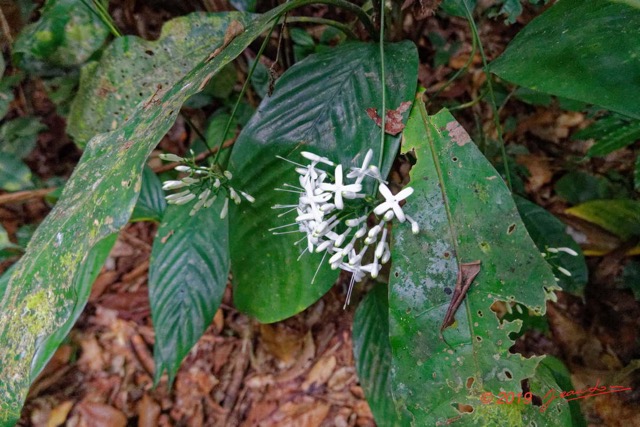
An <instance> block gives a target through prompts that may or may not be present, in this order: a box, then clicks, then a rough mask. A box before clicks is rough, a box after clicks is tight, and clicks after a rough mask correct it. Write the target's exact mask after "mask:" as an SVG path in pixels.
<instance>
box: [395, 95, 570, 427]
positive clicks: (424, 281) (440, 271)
mask: <svg viewBox="0 0 640 427" xmlns="http://www.w3.org/2000/svg"><path fill="white" fill-rule="evenodd" d="M404 140H405V145H404V147H403V148H404V149H405V150H414V152H415V155H416V157H417V163H416V165H414V167H413V168H412V170H411V182H410V183H409V185H410V186H411V187H413V188H414V190H415V192H414V193H413V195H412V196H411V198H410V199H409V200H408V203H407V205H406V206H405V208H404V209H405V212H407V214H409V215H411V216H412V217H413V218H415V219H416V220H417V221H418V222H419V224H420V233H419V234H418V235H413V234H412V233H411V230H410V228H409V227H407V226H399V227H395V228H394V241H395V244H394V247H393V249H392V254H393V267H392V272H391V283H390V291H389V292H390V297H389V317H390V324H389V335H390V342H391V349H392V353H393V359H392V364H391V366H392V368H391V369H392V392H393V393H394V397H395V399H396V403H397V406H398V408H399V409H400V410H403V409H406V410H408V411H409V412H410V413H411V414H412V417H413V421H412V424H413V425H416V426H426V425H436V423H438V424H441V425H444V424H445V423H448V422H453V421H455V420H458V419H460V418H462V420H461V421H460V423H461V424H464V422H465V421H466V423H468V424H471V423H472V422H475V423H477V424H478V425H491V426H499V425H505V426H515V425H529V423H530V422H536V423H537V425H557V421H556V419H557V418H561V417H565V416H566V415H565V412H566V413H567V414H568V411H564V410H565V409H566V408H565V407H564V406H558V407H557V410H556V411H555V412H554V413H553V418H552V417H551V416H550V415H549V414H548V413H547V414H541V413H539V412H538V411H537V409H534V408H532V407H531V406H530V405H524V404H512V405H499V404H496V403H495V401H497V400H498V398H499V397H500V392H514V393H518V392H521V391H522V390H521V380H523V379H525V378H530V377H532V376H533V375H534V373H535V370H536V367H537V365H538V363H539V362H540V360H541V359H542V358H541V357H532V358H530V359H527V358H525V357H523V356H521V355H519V354H511V353H510V352H509V348H510V347H511V346H512V344H513V340H512V339H511V337H510V334H511V333H513V332H517V331H518V330H519V329H520V326H521V321H520V320H516V321H514V322H507V321H504V320H500V319H498V318H497V316H496V313H495V312H494V311H493V310H492V304H494V303H495V302H496V301H504V302H505V303H506V304H511V303H513V302H519V303H521V304H523V305H525V306H527V307H529V308H530V309H531V310H533V311H534V312H535V313H537V314H539V315H542V314H543V313H544V311H545V301H546V297H548V296H549V292H551V290H552V289H557V286H556V285H555V280H554V276H553V274H552V273H551V270H550V268H549V266H548V265H547V264H546V262H545V261H544V259H543V258H542V257H541V256H540V252H539V251H538V249H537V248H536V247H535V245H534V243H533V242H532V241H531V238H530V237H529V236H528V234H527V231H526V229H525V227H524V224H523V223H522V221H521V220H520V217H519V215H518V212H517V210H516V207H515V204H514V202H513V200H512V198H511V194H510V192H509V190H508V189H507V187H506V186H505V185H504V182H503V181H502V179H501V178H500V175H499V174H498V172H497V171H496V170H495V169H494V168H493V167H492V166H491V164H490V163H489V162H488V161H487V160H486V159H485V158H484V157H483V156H482V154H481V153H480V151H479V150H478V149H477V147H476V146H475V144H474V143H473V142H472V141H471V138H470V137H469V135H468V134H467V133H466V132H465V130H464V129H463V128H462V127H461V126H460V124H459V123H458V122H456V120H455V119H454V118H453V117H452V116H451V114H449V112H448V111H446V110H443V111H441V112H439V113H438V114H437V115H435V116H431V117H429V116H427V113H426V110H425V108H424V105H423V104H422V102H420V101H418V102H417V103H416V105H415V106H414V108H413V111H412V114H411V117H410V118H409V123H408V124H407V128H406V129H405V132H404ZM475 261H479V262H480V272H479V274H478V276H477V277H476V278H475V280H473V281H472V283H471V286H470V288H469V290H468V292H467V294H466V298H465V299H464V301H463V302H462V305H461V306H460V307H459V310H457V314H456V316H455V320H456V321H455V322H454V323H453V324H452V325H451V326H449V327H448V328H446V329H445V330H444V332H443V336H444V337H441V335H440V334H439V331H440V328H441V325H442V324H443V319H444V317H445V312H446V311H447V308H448V306H449V304H450V303H451V299H452V296H451V294H452V292H453V291H454V285H455V284H456V278H457V274H458V271H459V268H460V266H461V265H462V264H465V263H471V262H475ZM463 268H464V267H463ZM445 340H446V341H445ZM533 392H534V393H535V394H540V393H541V394H542V395H544V393H545V392H546V391H545V389H544V388H543V389H541V390H540V389H539V390H533ZM486 393H489V395H488V397H489V398H490V399H492V402H493V403H492V404H483V403H481V402H482V401H481V397H482V396H485V398H486V396H487V394H486ZM461 405H468V406H461ZM469 407H472V408H473V412H472V413H469V412H468V409H469ZM558 411H559V412H558ZM550 422H551V424H549V423H550Z"/></svg>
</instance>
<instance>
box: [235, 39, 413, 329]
mask: <svg viewBox="0 0 640 427" xmlns="http://www.w3.org/2000/svg"><path fill="white" fill-rule="evenodd" d="M385 65H386V68H385V70H386V82H385V83H386V87H387V95H388V96H387V108H389V109H395V108H398V106H399V105H400V104H401V103H402V102H403V101H411V100H412V99H413V94H414V91H415V85H416V80H417V68H418V58H417V54H416V48H415V46H414V45H413V44H412V43H410V42H403V43H397V44H388V45H386V48H385ZM381 80H382V79H381V77H380V53H379V47H378V46H377V45H374V44H365V43H346V44H343V45H340V46H338V47H336V48H334V49H332V50H329V51H328V52H324V53H321V54H317V55H311V56H309V57H307V58H306V59H305V60H303V61H301V62H299V63H297V64H296V65H294V66H293V67H291V68H290V69H289V70H287V72H286V73H285V74H283V75H282V77H280V79H279V80H278V83H277V84H276V87H275V92H274V94H273V95H272V96H270V97H268V98H265V99H264V100H263V101H262V103H261V104H260V107H259V108H258V111H257V112H256V114H255V115H254V116H253V118H252V119H251V120H250V121H249V123H247V126H246V127H245V128H244V129H243V131H242V133H241V134H240V136H239V138H238V141H237V142H236V144H235V147H234V149H233V153H232V156H231V160H230V168H231V169H232V170H233V175H234V180H235V183H234V187H237V188H240V189H242V190H244V191H246V192H248V193H249V194H251V195H253V196H254V197H255V198H256V202H255V203H254V204H251V205H250V204H246V203H243V204H241V205H240V206H239V208H238V209H236V210H235V211H234V212H233V214H234V215H232V216H231V222H230V231H231V239H230V242H231V259H232V264H233V271H234V274H233V284H234V302H235V304H236V306H237V307H238V308H239V309H240V310H242V311H244V312H245V313H248V314H250V315H252V316H255V317H256V318H258V320H260V321H261V322H275V321H278V320H281V319H284V318H287V317H289V316H292V315H294V314H296V313H298V312H300V311H302V310H304V309H305V308H307V307H308V306H309V305H311V304H312V303H314V302H315V301H316V300H317V299H318V298H320V297H321V296H322V295H323V294H324V293H325V292H326V291H327V290H328V289H329V288H330V287H331V285H332V284H333V282H334V281H335V279H336V277H337V272H336V271H332V270H331V269H330V268H328V263H327V262H326V260H325V262H324V263H323V264H322V267H320V269H319V270H318V272H317V275H316V270H317V269H318V266H319V264H320V263H321V259H322V255H321V254H313V255H308V254H305V255H303V256H302V258H301V259H300V261H298V260H297V259H298V257H299V255H300V252H301V251H302V249H301V248H300V246H296V245H295V242H296V241H297V240H299V239H300V236H298V235H297V234H285V235H278V236H274V235H273V234H272V232H271V231H269V229H270V228H273V227H278V226H282V225H283V224H287V223H292V222H293V221H294V218H295V214H291V215H285V216H284V217H278V213H280V212H281V211H274V210H273V209H272V206H273V205H276V204H291V203H294V204H295V203H297V200H296V197H295V196H296V195H295V194H293V193H287V192H278V191H274V189H275V188H278V187H279V188H283V186H284V184H285V183H289V184H293V185H298V178H297V176H298V175H297V174H296V173H295V171H294V168H295V166H294V165H292V164H290V163H288V162H285V161H283V160H280V159H278V158H276V155H280V156H283V157H287V158H289V159H291V160H292V161H295V162H302V161H304V159H303V158H302V157H301V156H300V154H299V153H300V151H303V150H307V151H312V152H314V153H317V154H320V155H324V156H327V157H329V158H330V159H332V160H333V161H335V162H338V163H342V164H343V165H344V167H345V168H346V169H347V170H348V167H349V166H350V165H355V164H356V163H358V162H361V161H362V158H363V156H364V155H365V153H366V151H367V150H368V149H369V148H371V149H373V150H374V152H375V155H374V158H379V157H380V155H381V153H380V148H379V144H380V132H381V130H380V127H378V126H377V125H376V124H375V123H374V121H373V120H372V119H370V118H369V117H368V116H367V112H366V110H367V108H378V109H379V108H380V105H381V95H380V94H381ZM398 144H399V138H398V137H391V136H389V135H388V136H387V139H386V147H385V150H384V162H383V164H382V168H381V170H382V174H383V175H386V174H387V173H388V171H389V168H390V167H391V162H392V161H393V158H394V157H395V154H396V152H397V150H398ZM314 275H315V280H313V278H314Z"/></svg>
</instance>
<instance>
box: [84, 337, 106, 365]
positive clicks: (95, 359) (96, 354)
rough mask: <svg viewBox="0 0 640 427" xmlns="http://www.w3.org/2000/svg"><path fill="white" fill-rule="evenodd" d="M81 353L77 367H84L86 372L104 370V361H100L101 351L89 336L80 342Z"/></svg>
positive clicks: (96, 342) (95, 341)
mask: <svg viewBox="0 0 640 427" xmlns="http://www.w3.org/2000/svg"><path fill="white" fill-rule="evenodd" d="M80 346H81V347H82V353H81V356H80V359H79V360H78V365H80V366H86V367H87V368H88V369H87V370H93V371H101V370H102V369H103V368H104V360H103V359H102V354H103V350H102V347H100V344H99V343H98V340H97V339H96V338H95V337H93V336H89V337H87V338H84V339H82V341H80Z"/></svg>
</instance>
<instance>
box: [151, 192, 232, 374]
mask: <svg viewBox="0 0 640 427" xmlns="http://www.w3.org/2000/svg"><path fill="white" fill-rule="evenodd" d="M223 201H224V198H223V197H218V199H217V200H216V201H215V203H214V204H213V206H211V207H210V208H207V209H200V210H199V211H198V212H196V214H195V215H193V216H190V215H189V213H190V211H191V208H192V205H193V204H195V203H196V202H197V200H194V201H192V202H191V204H189V205H186V206H177V205H171V206H169V207H168V208H167V211H166V214H165V215H164V218H163V219H162V223H161V225H160V228H159V229H158V234H157V235H156V238H155V240H154V242H153V249H152V251H151V265H150V267H149V299H150V301H151V316H152V318H153V327H154V329H155V331H156V341H155V346H154V351H153V353H154V359H155V364H156V371H155V381H156V382H157V381H158V380H159V379H160V376H161V375H162V374H163V372H164V370H165V369H166V370H167V373H168V374H169V383H171V382H172V381H173V378H174V377H175V374H176V372H177V371H178V368H179V367H180V363H181V362H182V359H184V357H185V356H186V355H187V353H189V350H191V347H193V345H194V344H195V343H196V341H198V339H199V338H200V337H201V336H202V334H203V333H204V331H205V329H206V328H207V326H209V324H210V323H211V321H212V320H213V315H214V314H215V313H216V310H217V309H218V306H219V305H220V302H221V301H222V295H223V294H224V289H225V287H226V285H227V277H228V275H229V244H228V236H229V225H228V224H229V223H228V221H227V218H225V219H220V216H219V214H220V210H221V209H222V203H223Z"/></svg>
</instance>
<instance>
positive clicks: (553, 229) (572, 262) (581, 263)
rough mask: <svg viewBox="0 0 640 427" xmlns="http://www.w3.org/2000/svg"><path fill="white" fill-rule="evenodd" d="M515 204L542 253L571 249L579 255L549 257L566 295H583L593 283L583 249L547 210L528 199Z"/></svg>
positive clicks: (559, 253) (560, 254) (561, 223)
mask: <svg viewBox="0 0 640 427" xmlns="http://www.w3.org/2000/svg"><path fill="white" fill-rule="evenodd" d="M515 201H516V206H517V207H518V212H519V213H520V217H521V218H522V222H523V223H524V225H525V227H527V231H528V232H529V236H531V238H532V239H533V242H534V243H535V244H536V246H537V248H538V250H539V251H540V252H546V251H547V249H548V248H571V249H573V250H574V251H576V252H577V253H578V256H572V255H570V254H567V253H565V252H558V253H557V254H553V253H547V257H546V260H547V262H548V263H549V265H551V266H552V267H553V268H555V270H554V271H555V276H556V277H557V278H558V279H559V280H560V281H559V282H558V283H559V285H560V286H561V287H562V289H563V290H564V291H566V292H571V293H574V294H582V291H583V290H584V286H585V285H586V284H587V280H588V279H589V270H588V269H587V263H586V261H585V259H584V255H583V254H582V250H581V249H580V246H579V245H578V244H577V243H576V242H575V240H573V238H571V236H569V235H568V234H567V232H566V229H567V226H566V225H565V224H564V223H563V222H562V221H560V220H559V219H558V218H556V217H555V216H553V215H552V214H551V213H550V212H548V211H547V210H546V209H544V208H542V207H540V206H538V205H536V204H535V203H532V202H530V201H528V200H527V199H523V198H522V197H515ZM557 267H563V268H564V269H566V270H567V271H569V272H570V273H571V276H567V275H566V274H563V273H562V272H560V271H558V270H557Z"/></svg>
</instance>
